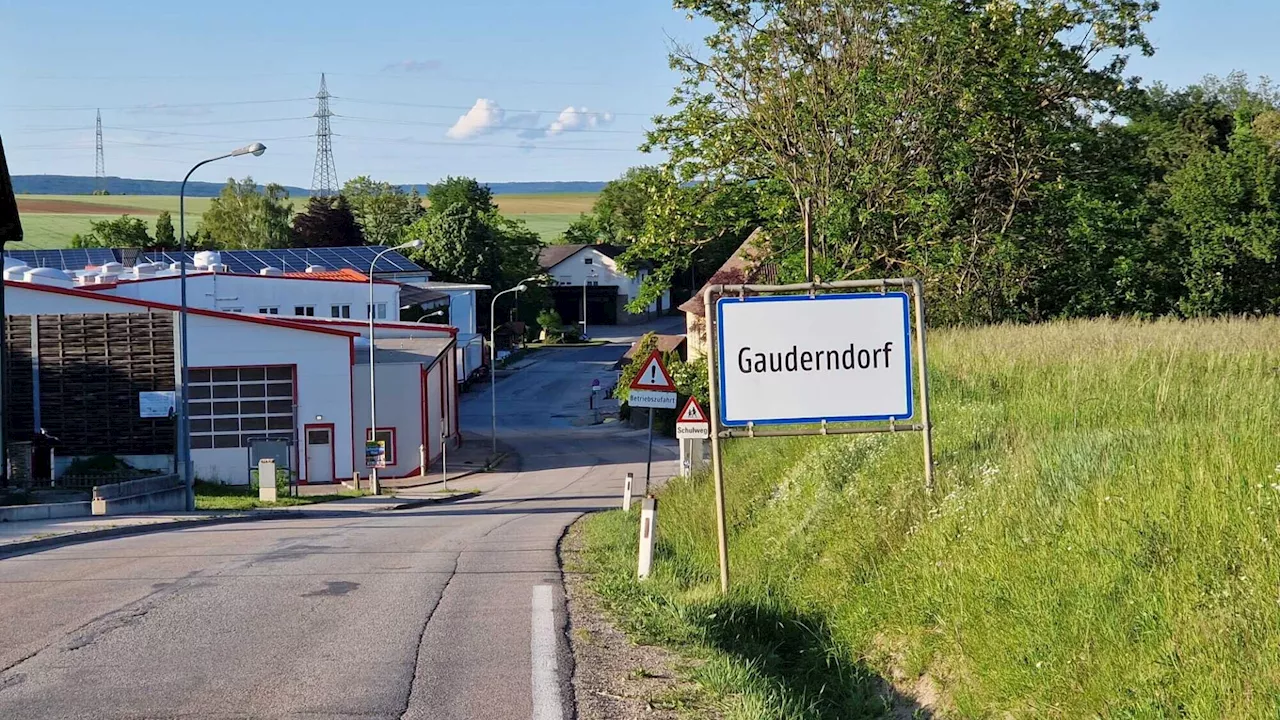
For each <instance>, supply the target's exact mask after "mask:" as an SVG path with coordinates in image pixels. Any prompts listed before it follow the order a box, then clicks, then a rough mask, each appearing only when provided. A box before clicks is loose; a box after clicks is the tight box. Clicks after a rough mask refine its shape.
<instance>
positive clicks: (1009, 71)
mask: <svg viewBox="0 0 1280 720" xmlns="http://www.w3.org/2000/svg"><path fill="white" fill-rule="evenodd" d="M675 5H676V7H677V8H679V9H682V10H685V11H688V12H689V13H691V14H692V15H695V16H699V17H701V18H703V19H704V20H707V21H709V22H711V23H712V24H713V32H712V34H711V35H710V36H709V37H708V38H707V42H706V51H705V53H702V54H699V53H696V52H695V51H693V50H692V49H690V48H679V49H677V51H676V52H675V53H674V54H673V57H672V63H673V66H674V67H675V68H676V69H677V70H678V71H679V72H680V73H681V74H682V75H683V81H682V83H681V85H680V86H679V87H678V88H677V90H676V93H675V97H674V98H673V103H674V105H675V107H676V111H675V112H674V113H673V114H671V115H667V116H662V117H659V118H656V119H655V129H654V130H653V132H652V133H651V134H650V136H649V142H648V147H649V148H652V149H659V150H662V151H664V152H665V153H667V154H668V156H669V158H670V160H669V161H668V163H667V164H666V170H667V172H668V173H669V175H670V176H671V178H672V180H673V181H674V182H675V183H677V184H678V185H679V186H680V187H684V186H685V185H687V184H689V183H697V184H699V185H700V186H701V187H702V188H703V192H704V193H708V194H713V193H719V192H723V191H728V190H730V189H733V190H737V189H738V188H740V187H741V186H742V185H750V186H763V191H764V192H766V193H769V198H768V199H767V200H766V201H765V203H764V205H763V206H762V208H761V212H760V214H761V215H763V216H765V217H766V218H768V219H769V220H770V221H771V222H770V224H771V225H772V227H771V232H770V233H769V235H768V237H769V238H770V242H771V244H772V250H773V252H774V254H775V255H777V256H789V255H791V256H794V255H797V254H798V253H799V252H800V238H801V236H802V233H801V227H802V223H801V222H800V215H801V208H802V207H803V206H804V203H805V202H806V201H808V202H810V203H811V207H812V222H813V227H814V243H815V248H816V252H817V255H818V263H817V264H818V267H819V268H820V274H822V276H823V277H825V278H829V279H836V278H846V277H868V276H885V275H920V276H923V277H924V278H925V280H926V282H927V283H928V286H929V292H930V295H931V298H932V300H933V304H934V307H935V311H936V312H935V316H936V317H940V318H941V319H944V320H950V321H978V320H992V319H999V318H1011V317H1032V316H1035V314H1036V309H1035V306H1034V302H1033V300H1034V298H1032V297H1031V295H1030V291H1031V289H1032V288H1033V287H1034V286H1035V284H1036V280H1037V273H1038V272H1039V270H1040V265H1041V258H1042V257H1044V256H1046V255H1048V256H1050V257H1054V256H1057V255H1060V254H1061V253H1062V248H1061V247H1060V245H1061V244H1063V243H1066V242H1069V241H1070V239H1069V238H1068V237H1065V236H1064V235H1063V234H1062V233H1061V232H1055V233H1053V234H1051V235H1048V236H1045V235H1044V234H1043V232H1042V231H1043V230H1044V229H1045V227H1046V223H1045V221H1044V218H1043V217H1041V215H1040V214H1041V212H1042V211H1044V210H1045V209H1046V208H1056V206H1057V205H1059V204H1060V202H1061V199H1060V198H1054V196H1055V195H1056V194H1058V193H1062V192H1066V191H1067V186H1068V181H1069V180H1071V179H1072V178H1071V177H1070V176H1069V174H1070V173H1071V172H1073V171H1077V170H1079V169H1081V168H1085V167H1088V163H1087V161H1083V160H1078V159H1076V158H1073V157H1072V155H1073V154H1078V153H1079V152H1080V150H1079V148H1080V147H1081V141H1082V139H1084V138H1087V137H1088V136H1089V135H1091V134H1092V133H1093V132H1094V130H1095V118H1096V117H1100V116H1106V115H1107V114H1108V113H1111V112H1113V111H1114V110H1115V107H1116V105H1117V102H1118V101H1119V100H1120V99H1121V97H1122V96H1123V95H1124V93H1125V92H1126V91H1127V89H1128V86H1127V85H1126V82H1125V80H1124V78H1123V71H1124V67H1125V62H1126V59H1127V53H1128V52H1130V51H1131V50H1133V49H1136V50H1139V51H1141V52H1150V51H1151V48H1150V45H1149V44H1148V43H1147V40H1146V38H1145V36H1144V35H1143V32H1142V26H1143V24H1144V23H1145V22H1146V21H1147V20H1148V19H1149V17H1150V14H1151V12H1152V11H1154V9H1155V7H1156V5H1155V3H1154V2H1148V1H1146V0H1055V1H1053V2H1050V1H1049V0H1031V1H1029V2H1015V1H1014V0H996V1H995V2H990V3H972V2H955V1H954V0H845V1H843V2H834V3H829V2H814V1H813V0H771V1H769V2H752V1H750V0H676V2H675ZM779 191H782V192H781V193H780V192H779ZM782 193H784V194H782ZM672 195H673V197H674V196H675V195H676V194H675V193H672ZM780 196H781V197H785V198H786V203H785V204H784V205H777V204H775V201H776V200H777V199H778V198H779V197H780ZM657 210H658V212H669V210H668V208H665V207H662V206H661V205H659V206H658V208H657ZM1055 229H1060V228H1055ZM782 265H783V266H784V267H791V268H795V267H799V264H798V263H787V262H784V263H782ZM792 279H795V278H792Z"/></svg>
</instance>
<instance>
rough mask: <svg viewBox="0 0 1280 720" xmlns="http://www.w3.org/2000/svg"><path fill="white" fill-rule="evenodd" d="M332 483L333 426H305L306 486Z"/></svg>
mask: <svg viewBox="0 0 1280 720" xmlns="http://www.w3.org/2000/svg"><path fill="white" fill-rule="evenodd" d="M333 481H334V477H333V426H328V427H315V426H307V484H309V485H318V484H323V483H331V482H333Z"/></svg>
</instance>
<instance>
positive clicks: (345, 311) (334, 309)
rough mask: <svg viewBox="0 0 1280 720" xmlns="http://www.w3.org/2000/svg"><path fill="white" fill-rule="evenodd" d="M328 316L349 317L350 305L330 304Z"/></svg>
mask: <svg viewBox="0 0 1280 720" xmlns="http://www.w3.org/2000/svg"><path fill="white" fill-rule="evenodd" d="M329 317H335V318H349V317H351V306H350V305H330V306H329Z"/></svg>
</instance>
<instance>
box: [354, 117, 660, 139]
mask: <svg viewBox="0 0 1280 720" xmlns="http://www.w3.org/2000/svg"><path fill="white" fill-rule="evenodd" d="M333 115H334V117H340V118H342V119H344V120H354V121H357V122H371V123H379V124H383V125H424V126H427V127H444V128H447V127H453V125H454V123H449V122H432V121H430V120H388V119H385V118H370V117H361V116H359V115H343V114H342V113H334V114H333ZM529 129H533V128H529ZM571 132H574V133H580V132H584V133H610V134H616V135H644V134H645V131H644V130H610V129H607V128H575V129H574V130H572V131H571Z"/></svg>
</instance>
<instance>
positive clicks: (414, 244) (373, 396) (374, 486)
mask: <svg viewBox="0 0 1280 720" xmlns="http://www.w3.org/2000/svg"><path fill="white" fill-rule="evenodd" d="M420 247H422V241H421V240H410V241H408V242H403V243H400V244H399V245H396V246H395V247H389V248H386V249H385V250H383V251H382V252H380V253H378V254H377V255H374V256H373V262H371V263H369V440H370V441H373V442H377V440H378V385H377V382H376V375H375V372H376V370H377V368H378V365H377V363H375V362H374V359H375V354H374V342H373V335H374V324H373V321H374V316H373V315H374V313H373V310H374V304H373V270H374V268H376V267H377V266H378V261H379V260H381V259H382V256H383V255H386V254H387V253H389V252H395V251H396V250H404V249H407V248H420ZM384 457H385V456H384ZM369 491H370V492H372V493H373V494H374V495H379V494H381V491H382V489H381V488H380V487H378V468H376V467H371V468H369Z"/></svg>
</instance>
